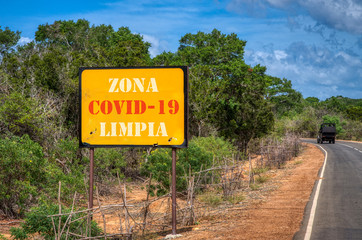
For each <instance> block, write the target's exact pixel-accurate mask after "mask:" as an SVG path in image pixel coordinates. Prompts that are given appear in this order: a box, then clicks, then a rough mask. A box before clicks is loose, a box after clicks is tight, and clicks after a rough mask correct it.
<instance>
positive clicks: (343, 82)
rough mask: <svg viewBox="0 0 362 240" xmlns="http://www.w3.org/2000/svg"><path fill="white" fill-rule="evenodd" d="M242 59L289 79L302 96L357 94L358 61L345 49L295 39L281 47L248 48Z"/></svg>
mask: <svg viewBox="0 0 362 240" xmlns="http://www.w3.org/2000/svg"><path fill="white" fill-rule="evenodd" d="M245 59H246V62H247V63H248V64H252V65H256V64H261V65H264V66H266V67H267V74H269V75H272V76H277V77H279V78H287V79H289V80H291V81H292V83H293V87H294V88H295V89H297V90H298V91H301V92H302V93H303V94H304V95H306V94H307V95H306V96H304V97H308V96H315V97H318V98H320V99H325V98H328V97H331V96H333V95H334V96H336V95H342V96H349V97H351V98H360V97H361V93H362V70H361V67H360V66H362V60H361V59H360V58H359V57H358V56H354V55H351V54H348V53H347V52H343V51H340V52H337V53H334V52H333V51H330V50H329V49H327V48H324V47H316V46H314V45H307V44H305V43H303V42H296V43H292V44H290V46H288V47H287V48H286V49H284V50H272V51H269V50H268V49H264V50H262V51H252V50H249V51H246V52H245Z"/></svg>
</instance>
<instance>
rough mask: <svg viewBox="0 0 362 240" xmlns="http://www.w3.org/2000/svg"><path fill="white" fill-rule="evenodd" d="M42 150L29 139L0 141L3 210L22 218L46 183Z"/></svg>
mask: <svg viewBox="0 0 362 240" xmlns="http://www.w3.org/2000/svg"><path fill="white" fill-rule="evenodd" d="M46 167H47V162H46V160H45V158H44V155H43V149H42V147H41V146H40V145H39V144H38V143H35V142H33V141H32V140H31V139H30V138H29V136H28V135H24V136H23V137H17V136H13V137H11V138H8V137H6V138H0V182H1V185H0V209H1V210H2V211H3V212H4V213H5V214H6V215H9V216H15V217H19V216H21V215H22V214H23V212H24V210H25V209H26V208H27V207H28V206H30V204H31V203H32V202H34V200H35V199H36V197H37V196H38V195H39V191H38V190H39V189H40V188H41V185H42V184H43V183H44V182H45V181H46V175H45V169H46Z"/></svg>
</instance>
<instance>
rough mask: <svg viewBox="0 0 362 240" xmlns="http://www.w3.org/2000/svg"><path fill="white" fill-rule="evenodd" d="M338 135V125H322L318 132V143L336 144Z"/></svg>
mask: <svg viewBox="0 0 362 240" xmlns="http://www.w3.org/2000/svg"><path fill="white" fill-rule="evenodd" d="M336 134H337V131H336V124H334V123H322V124H321V127H320V129H319V132H318V137H317V142H318V143H321V144H322V143H323V142H329V143H335V142H336Z"/></svg>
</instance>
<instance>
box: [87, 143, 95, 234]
mask: <svg viewBox="0 0 362 240" xmlns="http://www.w3.org/2000/svg"><path fill="white" fill-rule="evenodd" d="M89 161H90V164H89V194H88V209H92V208H93V185H94V184H93V178H94V148H90V149H89ZM88 221H89V223H88V224H89V225H88V228H89V236H90V237H91V231H92V216H91V211H88Z"/></svg>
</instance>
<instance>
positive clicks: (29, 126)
mask: <svg viewBox="0 0 362 240" xmlns="http://www.w3.org/2000/svg"><path fill="white" fill-rule="evenodd" d="M43 121H44V117H43V115H42V114H41V113H40V111H39V103H38V102H37V100H36V99H32V98H28V97H25V96H24V95H22V94H20V93H18V92H13V93H11V94H10V95H7V96H3V97H1V98H0V129H2V132H1V133H2V134H5V133H6V134H8V133H11V134H14V135H17V136H22V135H24V134H27V135H29V136H30V137H31V139H35V140H36V141H38V142H41V141H42V140H43V125H42V123H43Z"/></svg>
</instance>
